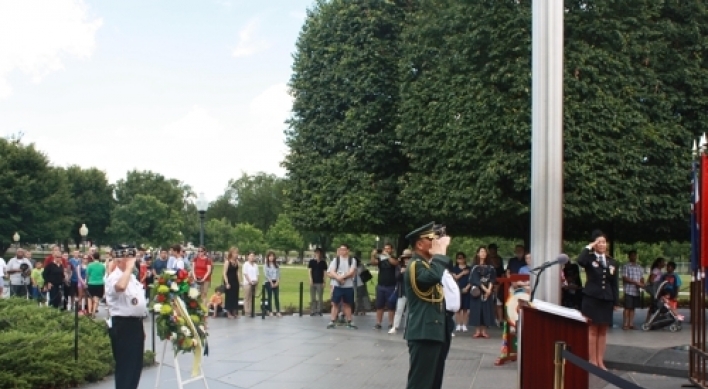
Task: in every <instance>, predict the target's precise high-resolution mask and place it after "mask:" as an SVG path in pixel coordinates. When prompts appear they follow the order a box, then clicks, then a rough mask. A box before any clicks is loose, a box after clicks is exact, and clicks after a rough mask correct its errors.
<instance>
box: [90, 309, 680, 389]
mask: <svg viewBox="0 0 708 389" xmlns="http://www.w3.org/2000/svg"><path fill="white" fill-rule="evenodd" d="M638 316H639V317H642V318H643V317H644V316H643V315H642V314H641V312H638ZM619 319H620V322H621V312H620V317H619ZM328 320H329V319H328V318H327V317H326V316H325V317H310V316H303V317H298V316H287V317H283V318H272V317H267V318H266V319H265V320H262V319H261V318H260V317H256V318H255V319H251V318H239V319H237V320H227V319H211V320H210V323H209V327H210V338H209V340H210V344H209V356H208V357H205V358H204V363H203V368H204V373H205V376H206V377H207V381H208V384H209V388H210V389H226V388H229V389H238V388H242V389H246V388H248V389H268V388H278V389H281V388H285V389H298V388H308V389H310V388H312V389H319V388H322V389H331V388H338V389H347V388H403V387H405V383H406V374H407V372H408V349H407V346H406V343H405V341H404V340H403V339H402V335H401V334H400V333H399V334H398V335H393V336H392V335H388V334H387V333H386V331H385V330H374V329H373V325H374V324H375V323H374V317H373V314H369V315H367V316H364V317H357V318H356V320H355V321H356V324H357V325H358V326H359V329H358V330H347V329H345V328H344V327H338V328H336V329H333V330H328V329H326V328H325V327H326V324H327V322H328ZM384 323H386V322H385V320H384ZM145 326H146V333H147V336H148V337H147V342H146V346H147V347H148V348H152V345H151V342H150V333H151V332H150V330H151V327H150V326H151V322H150V320H146V322H145ZM490 335H491V336H492V337H491V338H490V339H472V338H471V337H470V334H469V333H467V334H464V336H463V334H458V336H456V337H455V338H453V344H452V347H451V350H450V355H449V357H448V359H447V367H446V370H445V379H444V382H443V387H444V388H446V389H491V388H510V389H511V388H516V387H517V370H516V364H513V363H512V364H508V365H506V366H503V367H495V366H494V365H493V364H494V360H495V359H496V357H497V356H498V353H499V345H500V339H499V338H500V331H499V330H498V329H492V330H490ZM657 335H658V336H657ZM664 335H667V336H664ZM609 339H610V342H611V343H612V344H614V345H617V346H628V345H637V346H640V345H641V346H645V345H647V344H648V343H649V344H651V345H653V346H656V347H657V348H659V347H664V346H666V347H668V345H669V344H672V345H680V344H687V343H688V340H689V339H690V328H689V327H688V326H684V329H683V331H682V332H680V333H674V334H670V333H668V332H663V331H662V332H652V333H642V332H641V331H633V332H631V333H630V332H627V331H622V330H621V329H613V330H611V334H610V337H609ZM162 346H163V344H162V343H160V342H159V340H158V344H157V347H156V348H157V352H158V361H159V360H160V358H161V351H162ZM167 354H168V355H167V357H166V360H165V364H164V367H163V369H162V379H161V380H160V381H161V383H160V385H159V386H157V387H158V388H164V389H168V388H169V389H174V388H177V381H176V374H175V369H174V367H173V366H174V361H173V358H172V355H171V351H169V350H168V353H167ZM191 358H192V357H191V355H181V356H180V357H179V363H180V366H181V370H182V371H183V378H186V377H189V374H190V370H191V361H192V359H191ZM157 373H158V367H152V368H148V369H145V370H144V371H143V376H142V380H141V385H140V388H155V381H156V378H157ZM618 373H621V375H622V376H623V377H624V378H626V379H628V380H630V381H633V382H635V383H637V384H638V385H640V386H642V387H644V388H650V389H665V388H678V387H681V385H682V384H685V383H687V381H686V380H685V379H682V378H672V377H666V376H657V375H652V374H642V373H632V372H618ZM201 387H203V384H202V383H201V382H194V383H190V384H188V385H187V388H201ZM591 387H592V388H593V389H600V388H602V389H605V388H607V389H609V388H614V386H609V385H607V384H605V383H604V382H602V381H600V380H597V379H592V380H591ZM84 388H86V389H112V388H114V383H113V381H112V379H111V378H110V377H109V378H108V379H106V380H104V381H102V382H100V383H95V384H90V385H86V386H84Z"/></svg>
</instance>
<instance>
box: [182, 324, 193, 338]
mask: <svg viewBox="0 0 708 389" xmlns="http://www.w3.org/2000/svg"><path fill="white" fill-rule="evenodd" d="M180 331H182V333H183V334H184V336H192V331H190V330H189V328H187V327H186V326H182V328H180Z"/></svg>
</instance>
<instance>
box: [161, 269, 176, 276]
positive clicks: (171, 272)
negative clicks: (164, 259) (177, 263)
mask: <svg viewBox="0 0 708 389" xmlns="http://www.w3.org/2000/svg"><path fill="white" fill-rule="evenodd" d="M163 273H165V274H167V275H168V276H173V275H175V274H177V272H176V271H174V270H165V271H164V272H163Z"/></svg>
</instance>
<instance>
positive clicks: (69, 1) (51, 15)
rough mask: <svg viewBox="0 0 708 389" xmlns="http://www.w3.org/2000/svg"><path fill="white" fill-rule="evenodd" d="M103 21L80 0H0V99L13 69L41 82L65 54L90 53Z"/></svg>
mask: <svg viewBox="0 0 708 389" xmlns="http://www.w3.org/2000/svg"><path fill="white" fill-rule="evenodd" d="M102 24H103V20H102V19H100V18H95V17H92V16H91V15H89V12H88V8H87V7H86V5H85V4H84V3H83V1H82V0H51V1H42V0H21V1H9V0H8V1H0V53H2V55H0V99H3V98H7V97H9V96H10V95H11V93H12V87H11V86H10V83H9V81H8V76H9V75H10V73H12V72H13V71H15V70H17V71H20V72H22V73H24V74H27V75H29V76H30V77H31V79H32V81H33V82H40V81H41V80H42V78H43V77H45V76H46V75H48V74H49V73H52V72H55V71H57V70H61V69H63V67H64V63H63V57H64V56H67V55H68V56H73V57H76V58H80V59H85V58H87V57H89V56H91V54H92V53H93V51H94V48H95V46H96V41H95V35H96V31H97V30H98V29H99V28H100V27H101V25H102Z"/></svg>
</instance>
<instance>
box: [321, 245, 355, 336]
mask: <svg viewBox="0 0 708 389" xmlns="http://www.w3.org/2000/svg"><path fill="white" fill-rule="evenodd" d="M337 254H338V255H337V258H335V259H333V260H332V262H331V263H330V264H329V268H328V269H327V274H328V275H329V278H330V280H331V281H330V285H331V286H332V316H331V318H332V321H330V322H329V324H328V325H327V328H335V327H336V320H337V314H338V309H337V308H338V306H339V304H340V303H341V304H342V310H343V311H344V316H345V317H346V320H347V328H349V329H356V328H357V327H356V326H355V325H354V324H352V306H353V305H354V278H355V277H356V269H357V262H356V261H357V260H356V258H352V257H351V256H350V255H349V246H348V245H346V244H342V245H341V246H339V249H338V250H337Z"/></svg>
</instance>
